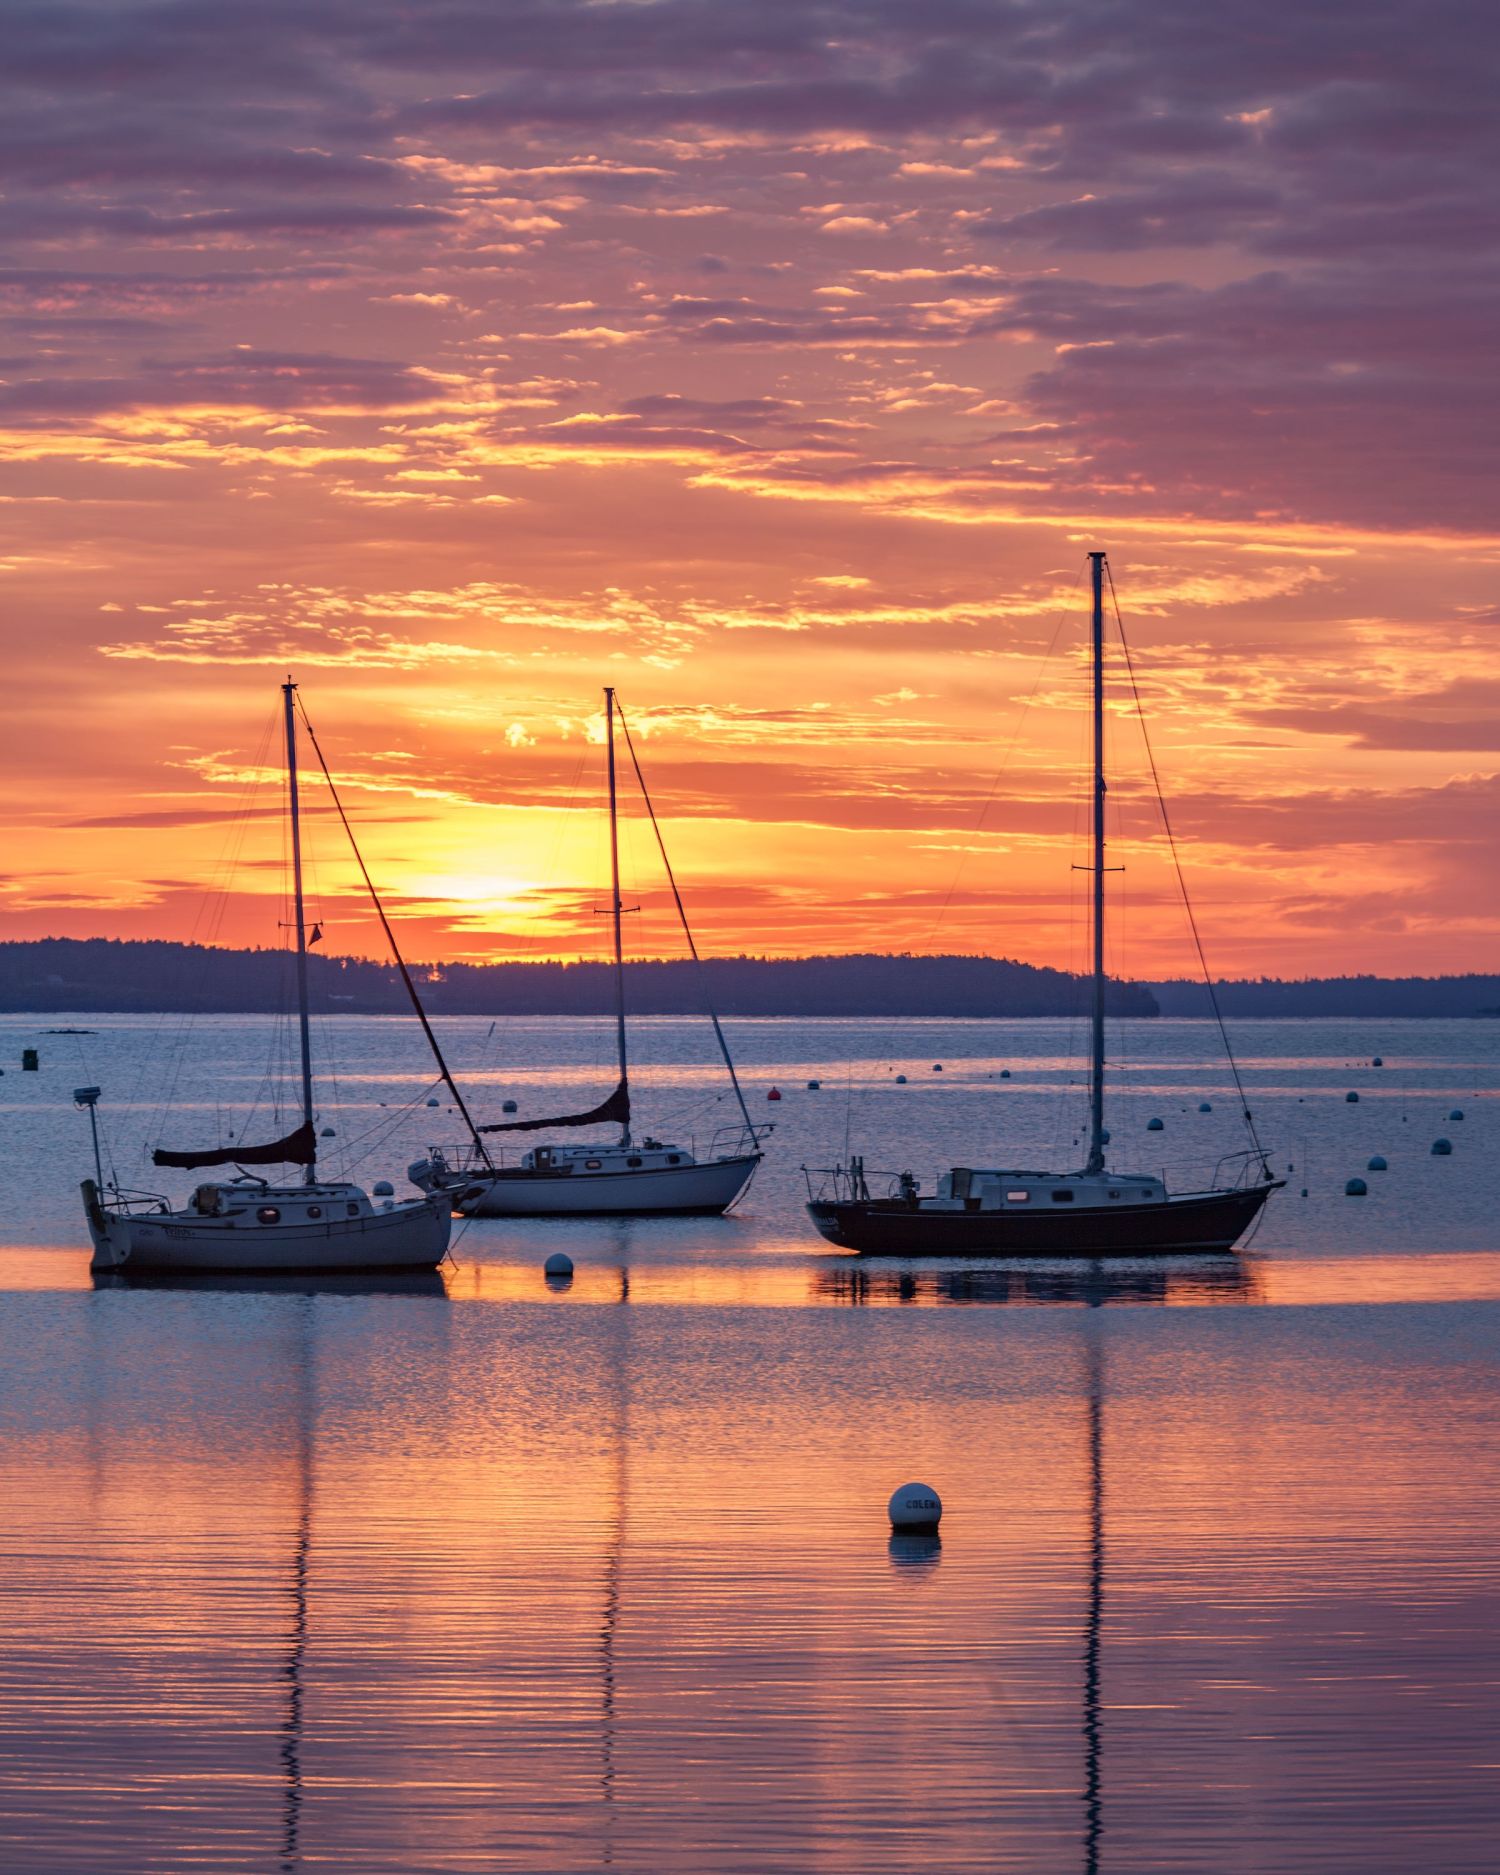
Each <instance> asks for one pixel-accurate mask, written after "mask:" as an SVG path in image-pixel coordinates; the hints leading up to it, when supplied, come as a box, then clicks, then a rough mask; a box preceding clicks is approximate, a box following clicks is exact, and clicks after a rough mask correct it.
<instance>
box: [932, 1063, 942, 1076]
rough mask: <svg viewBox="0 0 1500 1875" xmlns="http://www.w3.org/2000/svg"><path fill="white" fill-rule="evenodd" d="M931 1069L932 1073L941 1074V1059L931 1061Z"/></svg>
mask: <svg viewBox="0 0 1500 1875" xmlns="http://www.w3.org/2000/svg"><path fill="white" fill-rule="evenodd" d="M932 1071H933V1073H934V1074H941V1073H942V1071H943V1064H942V1062H941V1061H934V1062H933V1064H932Z"/></svg>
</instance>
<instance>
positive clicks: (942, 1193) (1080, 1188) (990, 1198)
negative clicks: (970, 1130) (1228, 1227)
mask: <svg viewBox="0 0 1500 1875" xmlns="http://www.w3.org/2000/svg"><path fill="white" fill-rule="evenodd" d="M1166 1196H1167V1188H1166V1186H1165V1185H1164V1184H1163V1183H1162V1181H1161V1180H1160V1179H1159V1178H1149V1177H1143V1176H1140V1175H1137V1174H1134V1173H1129V1172H1100V1173H1097V1174H1094V1173H1088V1172H992V1171H979V1170H977V1169H975V1168H974V1167H972V1166H967V1165H956V1166H954V1168H953V1170H952V1171H951V1172H944V1173H943V1175H942V1176H941V1177H940V1178H939V1179H938V1182H937V1193H936V1202H938V1203H944V1202H946V1203H948V1204H952V1205H954V1206H955V1207H956V1206H959V1205H962V1206H963V1207H964V1208H965V1209H966V1210H973V1211H1013V1210H1014V1211H1019V1210H1021V1209H1022V1208H1023V1207H1024V1208H1025V1209H1027V1210H1032V1211H1035V1210H1042V1209H1046V1210H1049V1211H1050V1210H1051V1209H1052V1208H1053V1207H1054V1206H1057V1205H1065V1204H1067V1205H1076V1206H1079V1207H1088V1206H1098V1207H1114V1206H1118V1207H1119V1208H1120V1209H1122V1210H1123V1209H1124V1208H1125V1207H1126V1206H1128V1205H1132V1204H1162V1203H1164V1202H1165V1201H1166Z"/></svg>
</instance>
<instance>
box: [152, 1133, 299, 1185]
mask: <svg viewBox="0 0 1500 1875" xmlns="http://www.w3.org/2000/svg"><path fill="white" fill-rule="evenodd" d="M317 1156H318V1136H317V1134H316V1133H315V1132H314V1131H313V1128H312V1123H311V1121H308V1120H304V1121H303V1123H302V1124H301V1126H299V1127H298V1128H297V1130H296V1132H295V1133H288V1134H287V1136H286V1138H285V1139H273V1140H272V1141H271V1143H270V1145H268V1146H210V1147H209V1148H208V1150H207V1151H206V1152H168V1151H167V1149H166V1147H165V1146H158V1147H157V1149H156V1151H155V1152H153V1153H152V1155H151V1163H152V1164H153V1165H175V1166H177V1167H179V1168H180V1169H181V1170H183V1171H187V1172H191V1171H195V1170H196V1169H197V1168H198V1167H199V1166H200V1165H312V1164H313V1163H314V1162H315V1161H316V1159H317Z"/></svg>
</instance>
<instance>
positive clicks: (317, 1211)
mask: <svg viewBox="0 0 1500 1875" xmlns="http://www.w3.org/2000/svg"><path fill="white" fill-rule="evenodd" d="M307 1215H308V1216H309V1217H321V1216H322V1215H323V1207H322V1205H320V1204H310V1205H309V1206H308V1207H307Z"/></svg>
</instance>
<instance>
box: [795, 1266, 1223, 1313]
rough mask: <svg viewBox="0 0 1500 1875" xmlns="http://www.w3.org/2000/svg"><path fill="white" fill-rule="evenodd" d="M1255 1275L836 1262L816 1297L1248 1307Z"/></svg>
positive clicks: (855, 1301) (1177, 1269) (865, 1302)
mask: <svg viewBox="0 0 1500 1875" xmlns="http://www.w3.org/2000/svg"><path fill="white" fill-rule="evenodd" d="M1256 1290H1257V1270H1256V1266H1255V1265H1254V1264H1253V1263H1247V1262H1245V1261H1244V1260H1243V1259H1242V1258H1240V1257H1236V1256H1204V1257H1192V1258H1185V1257H1184V1258H1174V1259H1172V1260H1171V1261H1163V1262H1161V1263H1156V1264H1150V1263H1142V1262H1140V1261H1139V1260H1136V1261H1130V1262H1110V1261H1107V1260H1103V1259H1098V1260H1090V1261H1080V1260H1078V1259H1076V1258H1069V1259H1068V1260H1067V1261H1065V1262H1057V1263H1051V1264H1049V1263H1041V1262H1027V1263H1024V1264H1021V1263H997V1264H992V1265H989V1266H987V1267H986V1266H983V1265H980V1266H977V1267H976V1266H975V1265H973V1264H965V1265H964V1266H963V1267H962V1268H959V1269H932V1268H922V1269H897V1270H891V1269H889V1268H879V1269H874V1268H870V1267H869V1266H867V1265H865V1264H862V1263H861V1264H839V1265H836V1266H835V1267H833V1268H832V1269H826V1270H823V1271H821V1272H819V1275H818V1278H817V1293H818V1300H820V1301H823V1302H836V1303H847V1304H849V1305H851V1306H854V1307H866V1306H869V1305H871V1304H890V1303H896V1304H902V1303H906V1304H911V1303H927V1304H933V1303H940V1304H941V1303H955V1302H984V1303H1023V1304H1025V1303H1033V1304H1034V1303H1043V1304H1045V1303H1054V1304H1067V1305H1071V1306H1074V1307H1078V1306H1082V1307H1085V1308H1097V1307H1099V1306H1101V1305H1102V1304H1104V1303H1136V1304H1147V1305H1150V1304H1156V1305H1163V1304H1178V1303H1186V1302H1254V1301H1256V1300H1258V1296H1257V1293H1256Z"/></svg>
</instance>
